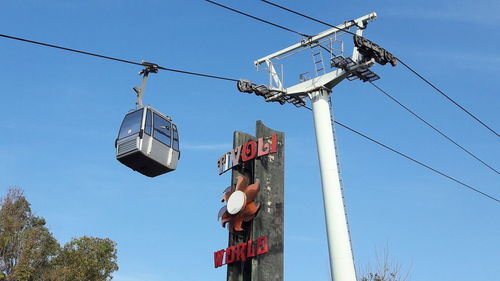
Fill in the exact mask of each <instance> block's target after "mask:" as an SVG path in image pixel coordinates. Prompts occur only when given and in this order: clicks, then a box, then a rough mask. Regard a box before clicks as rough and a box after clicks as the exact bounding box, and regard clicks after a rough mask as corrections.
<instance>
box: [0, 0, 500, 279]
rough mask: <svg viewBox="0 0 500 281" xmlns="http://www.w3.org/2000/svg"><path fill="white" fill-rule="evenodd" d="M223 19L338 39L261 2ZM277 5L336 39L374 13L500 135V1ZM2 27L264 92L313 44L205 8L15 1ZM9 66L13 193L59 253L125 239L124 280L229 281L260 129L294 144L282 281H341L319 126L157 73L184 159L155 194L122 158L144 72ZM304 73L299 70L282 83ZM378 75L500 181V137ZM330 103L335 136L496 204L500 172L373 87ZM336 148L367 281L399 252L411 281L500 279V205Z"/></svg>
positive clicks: (249, 0)
mask: <svg viewBox="0 0 500 281" xmlns="http://www.w3.org/2000/svg"><path fill="white" fill-rule="evenodd" d="M222 3H225V4H228V5H231V6H233V7H237V8H239V9H241V10H244V11H247V12H249V13H252V14H255V15H257V16H260V17H263V18H266V19H268V20H271V21H274V22H277V23H279V24H282V25H285V26H287V27H290V28H293V29H296V30H298V31H300V32H303V33H307V34H315V33H318V32H321V31H323V30H325V29H326V27H324V26H322V25H319V24H316V23H313V22H310V21H308V20H306V19H303V18H300V17H297V16H294V15H291V14H288V13H285V12H283V11H280V10H278V9H276V8H273V7H271V6H267V5H265V4H263V3H261V2H260V1H257V0H246V1H227V0H226V1H223V2H222ZM277 3H280V4H283V5H286V6H288V7H290V8H293V9H296V10H299V11H302V12H304V13H307V14H309V15H313V16H315V17H318V18H320V19H322V20H325V21H328V22H331V23H334V24H338V23H341V22H343V21H344V20H350V19H354V18H357V17H360V16H362V15H365V14H368V13H370V12H372V11H375V12H377V13H378V15H379V18H378V19H377V20H376V21H374V22H373V23H371V24H370V25H369V27H368V29H367V30H366V31H365V35H366V36H367V37H368V38H370V39H372V40H374V41H376V42H377V43H378V44H380V45H381V46H383V47H385V48H387V49H388V50H390V51H392V52H393V53H394V54H395V55H396V56H399V57H401V58H402V59H403V60H405V61H406V62H407V63H408V64H410V65H411V66H413V67H414V68H415V69H417V70H418V71H419V72H421V73H422V74H424V75H425V76H426V77H428V78H429V79H430V80H431V81H433V82H435V83H436V84H437V85H438V86H439V87H441V88H442V89H443V90H445V91H446V92H447V93H448V94H449V95H450V96H451V97H453V98H454V99H455V100H457V101H458V102H459V103H461V104H462V105H464V106H465V107H466V108H468V109H469V110H470V111H472V112H474V113H475V114H476V115H477V116H479V117H480V118H481V119H482V120H483V121H485V122H486V123H488V124H490V125H491V126H492V127H493V128H495V129H496V130H500V127H499V125H498V124H499V114H498V108H499V107H500V98H499V95H498V93H499V89H500V80H499V79H498V77H499V76H498V68H499V67H500V52H499V49H498V44H499V43H500V40H499V37H498V34H499V33H500V16H499V13H498V11H499V10H500V2H498V1H494V0H480V1H470V0H465V1H451V0H447V1H442V0H440V1H427V0H425V1H343V2H342V1H335V2H333V1H326V0H314V1H279V2H277ZM0 27H1V28H0V32H1V33H3V34H9V35H13V36H19V37H26V38H30V39H33V40H39V41H44V42H49V43H53V44H59V45H63V46H67V47H71V48H77V49H83V50H87V51H91V52H97V53H101V54H105V55H110V56H116V57H120V58H124V59H129V60H134V61H140V60H141V59H144V60H146V61H153V62H156V63H158V64H160V65H162V66H165V67H172V68H178V69H184V70H189V71H198V72H204V73H209V74H215V75H221V76H227V77H233V78H248V79H252V80H253V81H255V82H259V83H265V82H266V81H267V79H268V77H267V76H266V75H265V74H264V73H258V72H256V71H255V69H254V68H253V61H254V60H255V59H257V58H260V57H262V56H264V55H267V54H270V53H272V52H274V51H276V50H278V49H281V48H283V47H286V46H288V45H291V44H293V43H296V42H298V41H299V40H300V37H298V36H297V35H294V34H292V33H288V32H286V31H283V30H280V29H276V28H274V27H271V26H268V25H265V24H263V23H260V22H257V21H254V20H251V19H248V18H245V17H243V16H240V15H236V14H234V13H231V12H229V11H226V10H223V9H221V8H218V7H215V6H213V5H210V4H208V3H207V2H205V1H201V0H197V1H194V0H188V1H186V0H185V1H140V2H138V1H131V0H121V1H118V0H105V1H104V0H99V1H97V0H88V1H66V0H52V1H34V0H29V1H25V0H23V1H3V3H2V4H1V8H0ZM345 40H346V44H347V43H349V44H350V41H351V39H350V38H346V39H345ZM0 50H1V52H0V61H1V67H0V81H1V82H2V83H1V84H2V90H1V94H0V98H1V104H2V114H1V116H2V117H1V118H0V130H1V132H2V133H1V137H0V159H1V160H0V191H1V193H2V194H4V193H5V192H6V190H7V189H8V187H9V186H18V187H21V188H23V189H24V190H25V194H26V196H27V197H28V199H29V201H30V202H31V203H32V208H33V210H34V211H35V213H36V214H37V215H39V216H43V217H45V218H46V219H47V222H48V226H49V228H50V230H51V231H52V233H53V234H54V235H55V237H57V239H58V240H59V241H60V242H62V243H64V242H67V241H69V239H71V238H72V237H79V236H82V235H91V236H98V237H109V238H111V239H113V240H114V241H116V242H117V243H118V249H119V252H118V257H119V266H120V270H119V271H118V272H116V273H115V278H114V280H116V281H167V280H183V281H189V280H224V278H225V268H218V269H214V268H213V259H212V258H213V252H214V251H216V250H219V249H222V248H224V247H225V245H226V244H227V230H225V229H223V228H221V227H220V226H219V224H218V222H217V221H216V215H217V211H218V210H219V208H220V207H221V206H222V203H220V202H219V198H220V195H221V192H222V191H223V190H224V188H225V187H226V186H227V185H228V184H229V175H223V176H218V174H217V166H216V161H217V158H218V157H219V156H220V155H221V154H223V153H224V152H226V151H229V150H230V149H231V143H232V140H231V138H232V132H233V131H234V130H242V131H246V132H249V133H253V132H254V127H255V121H256V120H258V119H260V120H263V121H264V122H265V124H266V125H268V126H270V127H271V128H274V129H277V130H281V131H284V132H286V182H285V183H286V207H285V208H286V211H285V215H286V218H285V219H286V222H285V224H286V226H285V276H286V280H287V281H303V280H328V278H329V267H328V259H327V246H326V239H325V227H324V216H323V210H322V197H321V187H320V183H319V171H318V162H317V155H316V147H315V141H314V131H313V126H312V116H311V113H310V112H309V111H307V110H301V109H296V108H295V107H293V106H291V105H285V106H280V105H278V104H268V103H265V102H263V100H262V99H260V98H259V97H256V96H253V95H245V94H241V93H239V92H238V91H237V90H236V87H235V85H234V83H232V82H226V81H218V80H212V79H206V78H198V77H193V76H187V75H182V74H176V73H169V72H160V73H159V74H156V75H152V76H151V78H150V80H149V84H148V88H147V90H146V94H145V99H144V101H145V103H146V104H151V105H153V106H155V107H156V108H158V109H159V110H161V111H163V112H164V113H165V114H168V115H170V116H172V117H173V118H174V120H175V121H176V122H177V124H178V126H179V129H180V134H181V149H182V158H181V160H180V163H179V166H178V170H177V171H176V172H175V173H171V174H167V175H163V176H160V177H157V178H154V179H150V178H147V177H144V176H142V175H140V174H138V173H135V172H133V171H132V170H130V169H128V168H127V167H125V166H122V165H121V164H120V163H119V162H118V161H116V160H115V155H114V153H115V151H114V146H113V143H114V139H115V137H116V134H117V131H118V128H119V125H120V122H121V120H122V118H123V116H124V114H125V113H126V112H127V111H128V110H130V109H132V108H134V101H135V97H134V94H133V91H132V87H133V86H136V85H139V84H140V77H139V76H138V75H136V74H137V72H138V71H140V68H139V67H137V66H132V65H126V64H121V63H117V62H112V61H105V60H101V59H97V58H92V57H88V56H82V55H78V54H72V53H66V52H62V51H58V50H53V49H48V48H44V47H39V46H35V45H31V44H26V43H20V42H16V41H12V40H7V39H0ZM285 67H286V66H285ZM307 67H310V65H307V66H306V65H305V64H304V65H300V64H297V65H292V66H291V67H289V68H285V83H286V84H287V85H291V84H293V83H295V82H296V81H297V77H296V75H295V74H294V73H300V72H305V71H307V69H306V68H307ZM302 68H304V69H305V70H304V71H303V69H302ZM373 70H374V71H376V72H377V73H378V74H379V75H380V76H381V77H382V79H381V80H380V81H377V82H378V85H380V86H381V87H383V88H384V89H386V90H387V91H389V92H390V93H391V94H392V95H393V96H395V97H396V98H398V99H399V100H400V101H402V102H403V103H405V104H407V105H408V106H410V107H411V108H412V109H414V110H415V111H416V112H417V113H419V114H421V115H422V116H423V117H424V118H426V119H427V120H428V121H429V122H431V123H432V124H434V125H435V126H436V127H438V128H440V129H442V130H443V131H445V132H446V133H447V134H449V135H450V136H451V137H452V138H454V139H456V140H457V141H458V142H459V143H460V144H462V145H463V146H465V147H467V148H469V149H470V150H471V151H473V152H474V153H476V154H477V155H478V156H479V157H481V158H482V159H483V160H484V161H486V162H488V163H490V164H491V165H493V166H494V167H496V168H497V169H499V168H500V152H499V151H500V150H499V147H500V145H499V141H498V138H497V137H496V136H494V135H493V134H491V133H490V132H488V131H486V130H485V129H484V128H482V127H480V126H479V125H478V124H477V123H476V122H474V121H472V120H471V119H470V118H469V117H468V116H466V115H465V114H464V113H463V112H461V111H459V110H458V109H457V108H456V107H454V106H453V105H451V104H450V103H449V102H447V101H445V100H444V98H443V97H441V96H439V95H438V94H437V93H436V92H434V91H433V90H432V89H431V88H429V87H428V86H426V85H424V84H423V83H422V82H421V81H419V80H418V79H417V78H415V77H414V76H413V75H412V74H411V73H409V72H408V71H406V70H405V69H404V68H403V67H401V66H398V67H396V68H392V67H389V66H385V67H382V66H375V67H374V68H373ZM287 73H291V74H289V75H287ZM333 99H334V108H335V117H336V119H337V120H339V121H341V122H343V123H345V124H347V125H349V126H351V127H353V128H355V129H358V130H360V131H362V132H364V133H366V134H368V135H369V136H371V137H374V138H376V139H378V140H380V141H382V142H384V143H386V144H388V145H390V146H393V147H395V148H397V149H399V150H401V151H403V152H405V153H407V154H409V155H411V156H413V157H415V158H417V159H419V160H421V161H423V162H425V163H427V164H429V165H431V166H433V167H435V168H437V169H439V170H441V171H443V172H445V173H447V174H450V175H452V176H454V177H457V178H458V179H460V180H463V181H464V182H466V183H468V184H470V185H472V186H474V187H477V188H478V189H480V190H482V191H484V192H486V193H489V194H491V195H492V196H495V197H497V198H498V197H500V184H499V177H498V174H495V173H494V172H492V171H491V170H488V169H487V168H485V167H484V166H482V165H481V164H480V163H478V162H477V161H475V160H474V159H472V158H471V157H469V156H468V155H466V154H465V153H463V152H462V151H461V150H459V149H458V148H456V147H455V146H453V145H451V144H450V143H449V142H447V141H446V140H444V139H443V138H442V137H440V136H438V135H437V134H435V133H434V132H433V131H431V130H430V129H429V128H428V127H426V126H425V125H423V124H422V123H420V122H419V121H418V120H416V119H415V118H414V117H412V116H410V115H408V114H407V113H406V112H404V111H403V110H402V109H401V108H400V107H398V106H397V105H396V104H394V103H392V102H391V101H390V100H388V99H387V98H386V97H384V96H382V95H381V94H380V93H379V92H378V91H377V90H376V89H375V88H373V87H372V86H371V85H369V84H364V83H362V82H360V81H355V82H348V81H346V82H343V83H342V84H341V85H339V86H338V87H337V88H336V89H335V91H334V96H333ZM337 138H338V145H339V149H340V159H341V167H342V175H343V180H344V192H345V198H346V204H347V211H348V216H349V221H350V228H351V233H352V240H353V247H354V254H355V260H356V264H357V266H358V271H359V272H362V271H363V269H364V268H365V267H366V265H367V264H369V263H371V264H374V263H376V254H377V252H378V253H379V254H381V253H382V252H383V250H384V249H385V248H388V249H389V252H390V255H391V257H392V258H393V259H394V260H396V261H398V262H399V263H400V264H402V265H403V268H404V269H405V270H408V269H410V268H411V275H412V276H413V280H425V281H428V280H439V281H451V280H453V281H471V280H488V281H492V280H500V277H499V268H498V262H499V261H500V204H498V203H496V202H494V201H492V200H489V199H487V198H485V197H483V196H481V195H479V194H477V193H474V192H472V191H470V190H468V189H466V188H464V187H462V186H460V185H458V184H456V183H454V182H452V181H450V180H448V179H446V178H443V177H441V176H439V175H436V174H434V173H432V172H430V171H428V170H426V169H424V168H422V167H420V166H417V165H415V164H413V163H411V162H409V161H407V160H405V159H402V158H401V157H399V156H397V155H395V154H393V153H391V152H388V151H386V150H385V149H383V148H381V147H378V146H376V145H375V144H372V143H370V142H368V141H366V140H364V139H362V138H360V137H358V136H356V135H353V134H352V133H350V132H348V131H346V130H345V129H342V128H337Z"/></svg>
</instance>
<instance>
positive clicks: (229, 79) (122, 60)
mask: <svg viewBox="0 0 500 281" xmlns="http://www.w3.org/2000/svg"><path fill="white" fill-rule="evenodd" d="M0 37H3V38H8V39H13V40H17V41H22V42H27V43H32V44H37V45H41V46H45V47H50V48H56V49H60V50H65V51H69V52H75V53H79V54H84V55H89V56H94V57H99V58H103V59H108V60H114V61H119V62H123V63H128V64H133V65H140V66H144V64H143V63H139V62H134V61H129V60H124V59H120V58H115V57H110V56H104V55H100V54H96V53H90V52H86V51H81V50H77V49H71V48H67V47H62V46H58V45H53V44H48V43H43V42H38V41H33V40H29V39H24V38H19V37H14V36H9V35H5V34H0ZM158 68H159V69H162V70H166V71H174V72H179V73H184V74H189V75H196V76H202V77H207V78H214V79H221V80H228V81H234V82H238V81H239V80H237V79H233V78H227V77H221V76H214V75H208V74H202V73H196V72H190V71H184V70H178V69H173V68H165V67H161V66H159V67H158ZM305 107H306V108H307V109H309V110H311V108H309V107H307V106H305ZM334 122H335V123H336V124H338V125H339V126H342V127H344V128H346V129H348V130H350V131H352V132H354V133H356V134H358V135H359V136H362V137H364V138H366V139H368V140H370V141H372V142H374V143H376V144H378V145H380V146H382V147H384V148H386V149H389V150H391V151H393V152H395V153H397V154H399V155H400V156H403V157H405V158H407V159H408V160H411V161H413V162H415V163H417V164H419V165H421V166H423V167H426V168H427V169H430V170H431V171H434V172H435V173H438V174H440V175H442V176H444V177H446V178H448V179H450V180H453V181H455V182H457V183H459V184H461V185H463V186H465V187H467V188H469V189H471V190H473V191H475V192H478V193H480V194H482V195H484V196H486V197H488V198H490V199H492V200H495V201H497V202H499V203H500V200H498V199H496V198H494V197H493V196H490V195H488V194H486V193H484V192H482V191H480V190H478V189H476V188H474V187H472V186H470V185H467V184H465V183H463V182H461V181H459V180H457V179H455V178H453V177H451V176H448V175H446V174H444V173H442V172H440V171H438V170H436V169H434V168H432V167H430V166H428V165H426V164H423V163H422V162H419V161H417V160H415V159H413V158H411V157H409V156H407V155H405V154H403V153H401V152H399V151H397V150H395V149H393V148H390V147H389V146H386V145H384V144H382V143H380V142H378V141H376V140H374V139H372V138H370V137H368V136H366V135H364V134H362V133H360V132H358V131H356V130H354V129H352V128H350V127H348V126H346V125H344V124H342V123H340V122H338V121H334Z"/></svg>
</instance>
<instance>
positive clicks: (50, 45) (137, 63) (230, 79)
mask: <svg viewBox="0 0 500 281" xmlns="http://www.w3.org/2000/svg"><path fill="white" fill-rule="evenodd" d="M0 37H3V38H7V39H12V40H17V41H21V42H26V43H31V44H36V45H40V46H44V47H49V48H54V49H59V50H64V51H68V52H73V53H78V54H82V55H88V56H93V57H98V58H102V59H107V60H113V61H118V62H123V63H128V64H133V65H140V66H145V65H144V64H143V63H142V62H135V61H130V60H124V59H120V58H115V57H110V56H105V55H101V54H97V53H91V52H86V51H81V50H77V49H72V48H67V47H63V46H58V45H54V44H48V43H43V42H39V41H34V40H29V39H25V38H20V37H14V36H10V35H5V34H0ZM158 69H162V70H166V71H171V72H177V73H183V74H189V75H194V76H200V77H207V78H214V79H219V80H226V81H233V82H238V81H239V80H238V79H234V78H227V77H222V76H215V75H210V74H203V73H198V72H192V71H186V70H180V69H174V68H167V67H163V66H158Z"/></svg>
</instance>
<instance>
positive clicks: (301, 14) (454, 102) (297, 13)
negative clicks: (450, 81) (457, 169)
mask: <svg viewBox="0 0 500 281" xmlns="http://www.w3.org/2000/svg"><path fill="white" fill-rule="evenodd" d="M260 1H262V2H264V3H267V4H269V5H272V6H274V7H277V8H280V9H282V10H285V11H288V12H290V13H293V14H296V15H299V16H302V17H304V18H307V19H309V20H313V21H315V22H318V23H321V24H323V25H326V26H329V27H333V28H337V29H339V30H342V31H345V32H347V33H349V34H352V35H356V34H354V33H352V32H350V31H348V30H346V29H341V28H338V27H336V26H334V25H331V24H329V23H327V22H324V21H321V20H318V19H316V18H313V17H311V16H307V15H305V14H303V13H300V12H297V11H294V10H292V9H289V8H286V7H284V6H281V5H278V4H276V3H273V2H271V1H268V0H260ZM396 59H397V60H398V61H399V62H400V63H401V64H402V65H403V66H404V67H406V68H407V69H408V70H410V71H411V72H412V73H413V74H415V75H416V76H417V77H419V78H420V79H422V81H424V82H425V83H427V84H428V85H429V86H431V87H432V88H433V89H434V90H436V91H437V92H438V93H440V94H441V95H442V96H443V97H445V98H446V99H447V100H448V101H450V102H451V103H453V104H454V105H456V106H457V107H458V108H460V109H461V110H462V111H464V112H465V113H466V114H468V115H469V116H470V117H472V118H473V119H474V120H476V121H477V122H478V123H479V124H481V125H482V126H483V127H485V128H486V129H487V130H489V131H491V132H492V133H493V134H495V135H496V136H497V137H500V135H499V134H498V133H497V132H496V131H495V130H493V129H492V128H491V127H490V126H488V125H487V124H486V123H484V122H483V121H481V120H480V119H479V118H478V117H477V116H475V115H474V114H472V113H471V112H470V111H469V110H467V109H465V108H464V107H463V106H461V105H460V104H459V103H458V102H456V101H455V100H453V99H452V98H451V97H450V96H448V95H447V94H445V93H444V92H443V91H442V90H441V89H439V88H438V87H437V86H436V85H434V84H433V83H431V82H430V81H429V80H427V79H426V78H425V77H423V76H422V75H421V74H419V73H418V72H417V71H415V70H414V69H413V68H411V67H410V66H409V65H408V64H406V63H405V62H403V61H402V60H401V59H400V58H396Z"/></svg>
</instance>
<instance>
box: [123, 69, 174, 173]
mask: <svg viewBox="0 0 500 281" xmlns="http://www.w3.org/2000/svg"><path fill="white" fill-rule="evenodd" d="M142 64H143V65H144V66H145V68H144V69H143V70H142V71H141V72H140V73H139V75H141V74H142V75H143V77H142V84H141V87H140V88H138V87H134V88H133V89H134V91H135V93H136V94H137V100H136V109H135V110H132V111H130V112H128V113H127V114H126V115H125V117H124V118H123V121H122V124H121V126H120V130H119V132H118V136H117V138H116V141H115V148H116V159H117V160H118V161H120V162H121V163H122V164H124V165H125V166H127V167H129V168H131V169H132V170H134V171H137V172H139V173H141V174H143V175H145V176H148V177H156V176H159V175H162V174H165V173H168V172H171V171H174V170H175V169H176V168H177V162H178V161H179V158H180V148H179V131H178V130H177V126H176V125H175V123H174V122H173V121H172V118H170V117H169V116H167V115H164V114H163V113H161V112H160V111H158V110H156V109H154V108H153V107H151V106H149V105H148V106H144V105H143V103H142V97H143V95H144V90H145V88H146V82H147V79H148V75H149V73H157V72H158V65H157V64H154V63H149V62H144V61H143V62H142Z"/></svg>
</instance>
